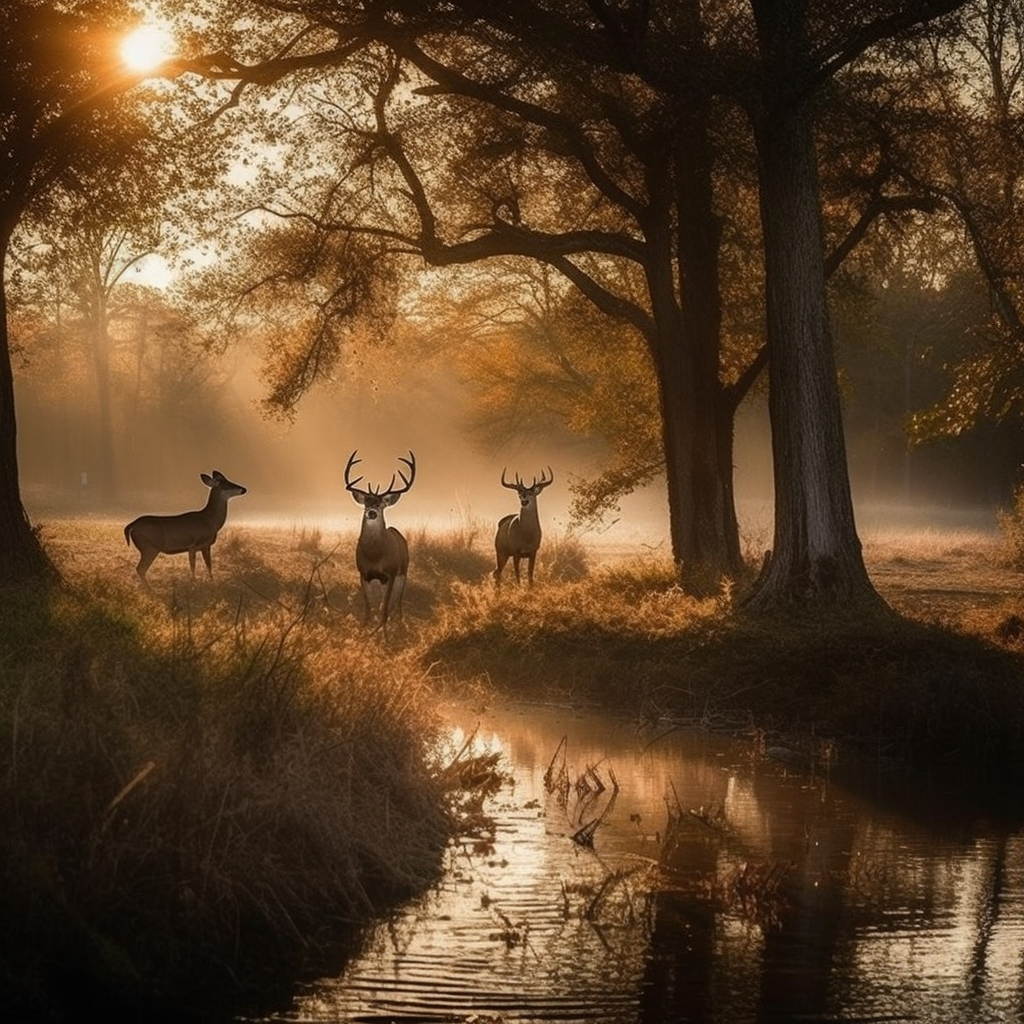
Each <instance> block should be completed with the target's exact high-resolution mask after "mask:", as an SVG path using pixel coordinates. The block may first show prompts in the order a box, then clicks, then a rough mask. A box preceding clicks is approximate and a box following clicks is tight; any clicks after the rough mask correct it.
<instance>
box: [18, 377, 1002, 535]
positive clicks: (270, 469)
mask: <svg viewBox="0 0 1024 1024" xmlns="http://www.w3.org/2000/svg"><path fill="white" fill-rule="evenodd" d="M80 390H81V391H82V392H83V393H82V394H79V393H78V392H75V393H73V394H72V395H70V396H69V399H68V401H69V404H70V405H71V407H72V409H75V410H77V411H75V412H72V413H71V421H72V423H74V422H75V420H76V417H77V418H78V421H79V422H81V423H83V424H90V422H91V421H92V420H93V419H94V415H93V412H92V410H93V408H94V406H95V398H94V395H93V394H92V393H91V391H92V389H91V388H90V387H89V386H88V385H87V384H83V386H82V388H81V389H80ZM263 393H264V384H263V382H262V381H261V380H260V379H259V375H258V371H257V369H256V365H255V364H254V363H253V361H252V360H250V359H247V358H244V357H236V358H235V360H234V365H233V368H232V370H231V373H230V375H229V376H228V378H227V384H226V386H225V387H224V388H222V392H221V399H220V401H221V404H220V406H219V407H218V412H217V417H216V418H215V420H214V423H213V425H212V427H209V428H207V427H206V426H204V425H200V426H199V428H198V429H195V424H194V423H192V421H191V420H190V419H189V413H188V411H187V410H182V412H181V416H180V417H179V419H178V420H176V421H175V422H169V423H166V424H160V423H158V422H156V421H155V415H154V414H153V413H152V412H151V411H150V410H149V409H147V408H146V407H145V405H143V406H142V408H141V409H140V410H139V411H138V422H139V424H140V425H139V427H138V434H139V436H147V437H153V436H156V437H158V438H159V439H160V450H159V451H151V450H149V448H151V447H152V442H148V443H142V444H136V443H135V439H134V436H133V435H132V432H131V431H129V430H128V428H127V427H126V426H125V425H124V424H118V425H116V427H117V430H116V432H117V442H118V450H117V459H116V468H117V496H116V498H115V500H113V501H111V502H103V501H101V500H100V498H99V495H98V493H97V489H96V487H95V473H94V472H93V464H94V461H95V452H94V451H93V450H92V449H93V448H94V447H95V445H94V439H93V438H91V437H90V436H89V431H90V430H91V427H89V426H86V427H85V428H83V429H82V430H79V431H76V430H75V429H74V428H73V427H72V429H71V430H70V431H68V430H66V425H65V430H66V434H67V435H68V436H67V437H64V438H61V437H60V436H58V433H57V426H58V425H59V424H58V423H57V422H56V419H55V417H53V416H52V415H51V414H49V413H45V412H44V413H43V414H40V412H39V411H38V410H37V409H35V408H32V407H30V408H29V409H28V411H27V413H26V414H25V415H24V417H23V423H22V426H21V431H20V435H19V442H20V450H21V456H20V458H21V473H22V481H23V491H24V498H25V504H26V508H27V509H28V512H29V515H30V517H31V518H32V519H33V520H34V521H37V520H42V521H45V519H46V518H48V517H55V516H68V515H88V516H96V517H113V518H115V519H116V518H121V517H124V518H125V519H126V520H127V519H128V518H132V517H134V516H135V515H138V514H142V513H146V512H154V513H161V514H163V513H172V512H178V511H185V510H187V509H191V508H197V507H200V506H201V505H202V504H203V503H204V502H205V500H206V489H205V487H204V486H203V484H202V482H201V481H200V479H199V474H200V473H202V472H210V471H211V470H213V469H219V470H220V471H221V472H223V473H225V474H226V475H227V476H228V477H229V478H231V479H232V480H236V481H237V482H239V483H242V484H244V485H245V486H246V487H247V488H248V489H249V491H248V494H246V495H245V496H244V497H241V498H239V499H238V500H236V501H235V502H233V504H232V506H231V513H230V523H234V524H244V523H253V524H257V525H258V524H266V523H282V524H286V525H297V526H309V527H312V526H319V527H322V528H325V529H331V530H333V529H338V530H344V529H347V528H355V527H356V526H357V525H358V521H359V511H358V507H357V505H356V504H355V503H354V502H353V501H352V500H351V498H350V497H349V496H348V494H347V493H346V491H345V485H344V469H345V463H346V461H347V459H348V456H349V454H350V453H351V452H352V451H353V449H358V452H359V458H360V459H361V460H362V461H361V463H360V464H359V465H358V466H357V467H356V468H355V472H354V474H353V475H354V476H359V475H362V476H363V478H364V479H363V481H362V482H361V486H374V487H378V486H380V487H386V486H387V485H388V483H389V482H390V480H391V478H392V474H396V473H397V471H398V470H399V469H400V468H402V464H401V463H399V462H398V458H399V457H400V456H406V455H407V454H408V452H409V451H410V450H412V451H413V452H414V453H415V456H416V478H415V482H414V484H413V487H412V488H411V490H410V491H409V493H408V494H407V495H406V496H404V497H403V498H402V499H401V502H400V503H399V504H397V505H396V506H395V507H394V508H393V509H391V510H390V511H389V513H388V517H389V522H393V523H394V524H395V525H400V526H402V525H404V526H410V527H413V526H425V527H428V528H431V529H439V530H444V529H450V528H453V527H456V528H463V527H466V526H478V527H479V528H480V531H481V535H486V538H485V542H486V543H487V544H488V545H489V543H490V531H491V529H492V527H493V524H494V522H495V521H496V519H497V518H499V517H500V516H502V515H504V514H506V513H508V512H512V511H515V510H516V508H517V504H516V499H515V494H514V492H512V491H511V490H507V489H505V488H503V487H502V486H501V482H500V479H501V473H502V470H503V469H507V472H508V476H509V478H510V479H511V478H513V477H514V476H515V474H516V473H519V474H520V475H522V476H523V477H524V478H526V479H527V480H530V479H532V477H533V476H535V475H536V476H539V475H540V474H541V473H542V472H544V471H546V470H547V468H548V467H550V468H551V470H552V471H553V473H554V476H555V482H554V484H553V485H552V486H551V487H550V488H549V489H547V490H546V491H545V492H544V496H543V498H542V500H541V516H542V521H543V524H544V528H545V530H546V531H548V532H549V533H550V534H551V535H553V536H559V535H563V534H564V533H565V532H566V531H568V530H569V529H570V528H571V525H570V521H569V505H570V501H571V497H572V495H571V492H570V489H569V484H570V482H571V481H572V479H573V478H579V477H590V476H594V475H596V474H597V473H599V472H600V471H601V469H602V467H603V465H604V460H605V459H606V453H605V452H604V451H603V448H602V445H601V444H600V443H599V442H596V441H593V440H587V439H580V438H575V437H573V436H572V435H570V434H569V433H568V432H567V431H564V430H557V429H556V430H552V431H551V432H550V434H549V435H548V436H546V437H536V436H534V437H532V438H531V439H529V440H524V439H522V438H520V437H517V436H511V435H510V436H509V438H508V442H507V444H504V445H502V446H500V448H498V449H496V450H493V451H485V450H483V448H482V446H481V445H480V444H479V443H474V438H473V436H472V434H471V432H470V430H469V428H468V425H467V423H468V420H467V414H468V408H469V399H468V395H467V393H466V390H465V388H464V387H463V386H462V385H461V384H460V383H459V382H458V381H457V380H456V379H455V377H454V374H452V373H450V372H449V371H448V370H447V369H446V367H444V366H443V365H442V366H437V365H436V364H435V365H431V366H429V367H423V368H421V369H420V370H419V371H418V372H410V373H406V374H404V375H403V374H401V373H399V374H398V375H397V377H392V379H376V380H375V379H374V378H373V376H372V374H367V375H366V376H364V377H362V378H358V379H357V378H350V379H347V380H343V381H340V382H339V383H338V384H336V385H335V386H333V387H330V388H319V389H316V390H314V391H312V392H311V393H310V394H309V395H308V396H307V397H306V398H305V399H303V401H302V403H301V404H300V406H299V409H298V412H297V415H296V416H295V418H294V420H293V421H291V422H287V421H281V420H275V419H271V418H267V417H266V416H265V415H263V414H262V412H261V410H260V409H259V401H260V398H261V397H262V395H263ZM768 437H769V429H768V419H767V410H766V407H765V403H764V400H763V399H755V400H754V401H752V402H748V403H747V404H746V406H745V407H744V408H743V409H741V411H740V415H739V416H738V418H737V423H736V452H735V463H734V464H735V487H736V503H737V512H738V515H739V518H740V525H741V531H742V534H743V540H744V544H745V547H746V548H747V549H748V550H749V551H751V552H758V551H761V550H764V549H765V548H768V547H770V546H771V537H772V477H771V456H770V450H769V446H768ZM147 444H148V446H149V448H148V447H147ZM848 444H849V447H850V451H851V460H850V463H851V480H852V485H853V491H854V501H855V504H856V506H857V516H858V525H859V528H860V531H861V535H862V537H866V536H868V535H869V534H871V533H872V532H873V531H874V532H877V531H880V530H881V531H884V530H892V529H896V530H901V531H904V530H905V531H908V532H912V531H915V530H921V529H925V530H928V529H931V530H959V529H968V530H976V531H981V532H983V533H991V532H992V531H994V530H995V524H996V520H995V514H996V508H997V504H998V503H997V502H994V501H987V502H986V501H984V500H978V501H976V502H975V503H973V504H972V503H969V502H963V501H951V502H950V503H949V504H942V503H936V502H934V501H931V500H922V499H921V498H920V497H918V496H917V494H916V493H914V491H913V489H911V488H906V487H904V488H897V490H896V492H895V493H882V492H880V491H879V488H878V485H877V480H876V479H875V477H876V474H875V472H874V470H873V457H874V456H873V453H872V452H871V450H870V447H869V446H866V445H864V444H862V443H860V442H858V440H857V439H856V438H854V439H848ZM58 445H64V446H66V447H67V448H69V449H70V451H69V452H68V457H66V458H64V459H62V460H57V459H56V458H55V449H56V447H57V446H58ZM157 466H159V467H160V471H159V472H158V471H156V469H155V467H157ZM72 467H74V468H72ZM396 480H397V477H396ZM577 532H579V531H577ZM579 535H580V536H581V537H582V539H584V540H586V542H587V543H588V544H593V545H595V546H598V545H600V546H608V545H611V546H615V547H619V546H624V547H638V548H642V549H644V550H652V551H664V552H666V553H668V552H669V550H670V547H669V531H668V515H667V507H666V497H665V490H664V483H663V481H661V480H658V481H655V482H654V483H652V484H651V485H649V486H647V487H644V488H642V489H640V490H638V491H637V492H636V493H634V494H633V495H631V496H629V497H628V498H626V499H625V500H624V501H623V502H622V503H621V506H620V511H619V513H618V514H617V515H615V516H612V517H609V518H608V520H607V521H606V522H605V523H604V524H602V525H600V526H597V527H594V528H591V529H587V530H584V531H582V532H580V533H579Z"/></svg>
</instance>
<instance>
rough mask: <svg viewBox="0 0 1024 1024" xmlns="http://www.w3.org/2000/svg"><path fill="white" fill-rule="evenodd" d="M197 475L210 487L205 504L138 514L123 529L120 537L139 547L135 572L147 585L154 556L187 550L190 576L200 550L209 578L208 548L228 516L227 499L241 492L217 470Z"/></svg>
mask: <svg viewBox="0 0 1024 1024" xmlns="http://www.w3.org/2000/svg"><path fill="white" fill-rule="evenodd" d="M199 478H200V479H201V480H202V481H203V483H204V484H206V486H207V487H209V488H210V496H209V497H208V498H207V500H206V507H205V508H201V509H198V510H197V511H195V512H182V513H180V514H179V515H176V516H139V517H138V519H133V520H132V521H131V522H130V523H129V524H128V525H127V526H126V527H125V528H124V539H125V543H126V544H128V545H131V544H134V545H135V546H136V547H137V548H138V549H139V554H140V555H141V557H140V558H139V564H138V565H137V566H136V567H135V571H136V572H137V573H138V574H139V579H140V580H142V582H143V583H144V584H145V585H146V586H147V587H148V586H149V582H148V581H147V579H146V572H147V570H148V569H149V567H150V566H151V565H152V564H153V560H154V559H155V558H156V556H157V555H161V554H162V555H180V554H182V553H184V552H185V551H187V552H188V564H189V568H190V569H191V570H192V578H193V579H195V575H196V552H197V551H200V552H202V555H203V561H204V562H206V571H207V572H208V573H209V574H210V577H211V578H212V577H213V565H212V563H211V561H210V548H211V547H213V542H214V541H215V540H216V539H217V534H218V533H219V532H220V529H221V527H222V526H223V525H224V523H225V521H226V520H227V517H228V500H229V499H230V498H234V497H237V496H238V495H239V494H245V491H246V489H245V488H244V487H243V486H242V485H241V484H236V483H232V482H231V481H230V480H229V479H228V478H227V477H226V476H225V475H224V474H223V473H221V472H220V471H219V470H216V469H215V470H214V471H213V475H212V476H207V475H206V474H205V473H200V474H199Z"/></svg>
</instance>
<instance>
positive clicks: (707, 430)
mask: <svg viewBox="0 0 1024 1024" xmlns="http://www.w3.org/2000/svg"><path fill="white" fill-rule="evenodd" d="M688 127H689V130H688V131H687V132H686V142H685V145H683V146H680V147H679V149H678V151H677V152H676V154H675V159H674V161H673V164H672V166H673V167H674V171H675V173H674V176H673V178H672V180H671V181H670V180H669V179H668V177H666V178H664V179H659V178H658V176H657V175H652V180H651V181H650V182H649V187H650V188H651V191H652V193H653V194H655V195H656V194H657V193H658V192H659V186H661V187H664V188H665V189H666V191H667V192H668V193H670V194H671V198H670V199H669V198H668V195H666V197H665V201H664V207H665V208H667V207H670V206H671V205H673V204H674V206H675V211H676V217H675V224H674V225H673V223H672V218H670V217H669V216H667V215H665V214H663V213H662V206H661V205H660V204H658V203H657V202H655V203H654V204H652V211H651V214H650V217H649V220H648V222H647V223H645V224H644V235H645V238H646V240H647V244H648V247H649V251H650V253H651V259H650V262H649V264H648V267H647V284H648V290H649V294H650V297H651V310H652V313H653V316H654V322H655V324H656V325H657V327H656V333H655V335H654V337H653V338H652V339H651V349H652V355H653V358H654V362H655V368H656V370H657V377H658V384H659V391H660V402H661V414H662V436H663V442H664V448H665V469H666V476H667V481H668V507H669V526H670V532H671V538H672V555H673V558H674V560H675V563H676V565H677V567H678V569H679V575H680V582H681V584H682V586H683V587H684V588H685V590H686V591H687V592H689V593H692V594H697V595H703V594H709V593H714V592H716V591H717V590H718V589H719V587H720V585H721V581H722V578H723V577H725V576H731V577H735V576H736V574H737V573H738V572H739V570H740V568H741V564H740V553H739V529H738V526H737V522H736V508H735V502H734V497H733V480H732V476H733V413H734V411H735V410H734V408H733V405H732V401H731V399H729V398H728V396H727V395H726V393H725V391H724V389H723V388H722V386H721V384H720V381H719V365H718V363H719V343H720V342H719V338H720V330H721V292H720V283H719V277H718V263H719V230H720V229H719V224H718V221H717V218H716V217H715V214H714V206H713V196H712V177H711V175H712V156H711V149H710V142H709V137H708V130H707V123H706V109H705V108H703V107H699V106H698V108H696V109H695V110H694V111H693V112H692V113H691V116H690V124H689V126H688Z"/></svg>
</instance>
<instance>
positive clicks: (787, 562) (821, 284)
mask: <svg viewBox="0 0 1024 1024" xmlns="http://www.w3.org/2000/svg"><path fill="white" fill-rule="evenodd" d="M755 136H756V142H757V149H758V158H759V173H760V179H761V180H760V189H761V218H762V225H763V230H764V246H765V282H766V293H767V314H768V344H769V353H770V363H769V367H770V382H769V404H768V407H769V415H770V418H771V426H772V460H773V470H774V480H775V537H774V547H773V550H772V553H771V557H770V560H769V562H768V565H767V567H766V569H765V571H764V572H763V573H762V576H761V578H760V580H759V581H758V585H757V586H756V587H755V590H754V593H753V594H752V595H751V597H750V599H749V601H748V606H749V607H752V608H755V609H758V608H767V607H771V606H776V605H784V604H794V603H795V604H800V603H807V602H826V603H839V602H843V603H846V602H850V601H871V602H875V601H879V600H880V598H878V595H877V594H876V592H875V590H874V588H873V587H872V585H871V582H870V580H869V579H868V575H867V571H866V569H865V567H864V560H863V556H862V553H861V545H860V540H859V538H858V536H857V530H856V526H855V524H854V516H853V502H852V498H851V495H850V483H849V476H848V471H847V462H846V449H845V442H844V438H843V424H842V412H841V406H840V397H839V385H838V380H837V376H836V366H835V356H834V353H833V350H832V341H831V337H830V332H829V324H828V310H827V304H826V294H825V272H824V253H823V242H822V230H821V210H820V196H819V191H818V177H817V166H816V159H815V151H814V143H813V136H812V126H811V117H810V110H809V108H808V106H807V104H806V103H805V102H799V101H796V100H786V99H783V100H782V101H780V102H775V103H771V104H768V105H766V107H765V109H764V112H763V113H762V114H761V115H760V116H759V117H756V118H755Z"/></svg>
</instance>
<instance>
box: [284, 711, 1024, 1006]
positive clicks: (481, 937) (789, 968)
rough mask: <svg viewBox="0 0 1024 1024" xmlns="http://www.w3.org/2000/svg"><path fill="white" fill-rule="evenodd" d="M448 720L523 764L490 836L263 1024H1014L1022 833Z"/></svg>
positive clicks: (553, 716) (710, 759) (666, 749)
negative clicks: (331, 973)
mask: <svg viewBox="0 0 1024 1024" xmlns="http://www.w3.org/2000/svg"><path fill="white" fill-rule="evenodd" d="M452 726H453V739H452V742H453V744H454V745H458V744H459V743H461V742H462V740H463V738H464V737H465V736H466V735H475V743H476V744H477V747H478V749H489V750H500V751H502V752H503V754H504V755H505V758H506V759H507V763H508V765H509V766H510V768H511V769H512V773H513V780H512V781H511V782H510V783H509V784H508V785H507V786H505V787H504V788H503V789H502V790H501V791H500V792H499V793H498V795H497V796H496V797H494V798H493V799H491V800H490V801H489V802H488V805H487V810H488V812H489V815H490V817H491V820H492V822H493V825H492V827H489V828H484V829H482V830H480V831H478V832H477V833H476V834H475V835H473V836H469V837H466V838H465V839H463V840H462V841H460V842H459V843H458V844H456V845H455V846H454V847H453V848H452V850H451V851H450V854H449V867H448V871H447V873H446V875H445V877H444V879H443V880H442V882H441V884H440V885H439V886H438V887H437V888H436V889H435V890H434V891H432V892H430V893H429V894H427V895H426V896H424V897H422V898H420V899H418V900H416V901H414V902H412V903H410V904H409V906H408V907H406V908H405V909H404V911H403V912H402V913H400V914H399V915H397V916H396V917H395V918H394V920H392V921H389V922H387V923H385V924H382V925H380V926H379V927H378V928H377V929H376V930H375V931H374V933H373V935H372V937H371V940H370V942H369V944H368V949H367V951H366V952H365V954H364V955H362V956H360V957H359V958H358V959H357V960H355V961H354V962H352V963H351V964H350V965H349V966H348V967H347V969H346V970H345V972H344V973H343V974H342V975H341V976H340V977H337V978H325V979H322V980H321V981H319V982H317V983H316V984H314V985H311V986H309V987H307V988H306V989H304V990H303V991H302V992H301V993H300V994H299V995H298V996H297V998H296V1000H295V1003H294V1006H293V1008H292V1009H291V1011H290V1012H289V1013H287V1014H282V1015H280V1016H279V1017H277V1018H275V1019H277V1020H282V1021H283V1020H288V1021H323V1022H342V1021H346V1022H347V1021H384V1020H390V1021H410V1022H411V1021H465V1020H474V1021H497V1020H501V1021H616V1022H651V1024H654V1022H658V1024H661V1022H669V1021H672V1022H675V1021H693V1022H708V1024H711V1022H715V1024H734V1022H744V1021H751V1022H754V1021H759V1022H769V1021H780V1022H781V1021H795V1020H796V1021H925V1022H946V1021H949V1022H958V1024H960V1022H963V1024H982V1022H1018V1021H1022V1020H1024V828H1022V826H1021V824H1020V822H1019V821H1010V822H1009V823H1007V822H1006V821H1002V822H997V821H994V820H989V819H987V818H986V817H985V816H982V815H980V814H973V813H970V812H969V811H965V810H963V809H955V808H954V807H952V806H950V805H946V804H944V803H943V802H942V801H941V800H932V799H929V795H928V794H927V793H922V794H919V795H918V798H915V799H912V800H910V801H909V802H908V801H907V800H906V799H904V798H897V797H896V796H895V795H894V793H893V792H892V789H893V787H892V786H890V785H889V784H888V783H887V781H886V780H885V779H884V778H879V779H878V780H877V781H876V783H875V784H874V786H873V787H872V788H871V791H870V795H867V796H865V795H863V793H862V792H861V790H860V789H858V792H857V793H855V792H854V791H853V790H852V789H850V788H847V787H844V786H843V785H840V784H839V783H838V782H837V781H836V779H837V777H838V772H839V769H836V768H829V767H828V766H827V765H826V764H823V763H818V764H810V763H802V762H801V763H791V762H789V761H788V760H786V759H785V752H782V751H774V750H772V751H768V752H765V751H764V750H763V749H761V748H760V747H759V746H758V745H757V744H756V743H753V742H746V741H735V740H731V739H726V738H722V737H717V736H711V735H708V734H706V733H701V732H699V731H694V732H682V731H675V732H671V733H669V734H666V735H662V736H659V737H652V736H651V735H649V734H640V733H638V732H637V730H636V729H635V728H634V727H633V726H632V725H631V724H630V723H627V722H615V721H610V720H608V719H606V718H602V717H598V716H588V715H581V714H575V713H573V712H571V711H563V710H557V709H556V710H551V709H547V710H537V709H530V710H519V711H503V712H502V711H497V712H495V711H488V712H476V713H474V712H465V711H461V712H460V711H453V712H452ZM839 753H840V762H839V764H840V767H841V764H842V761H841V753H842V752H841V751H840V752H839Z"/></svg>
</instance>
